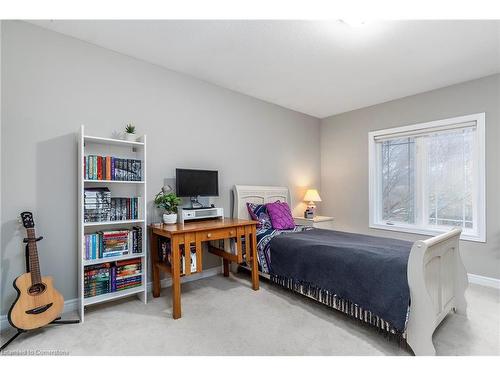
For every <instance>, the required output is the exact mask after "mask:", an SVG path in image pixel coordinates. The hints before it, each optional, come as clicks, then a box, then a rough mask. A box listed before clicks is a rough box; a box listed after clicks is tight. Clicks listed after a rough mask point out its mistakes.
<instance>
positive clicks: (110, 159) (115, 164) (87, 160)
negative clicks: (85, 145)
mask: <svg viewBox="0 0 500 375" xmlns="http://www.w3.org/2000/svg"><path fill="white" fill-rule="evenodd" d="M83 175H84V178H85V179H86V180H96V181H102V180H108V181H142V160H138V159H123V158H117V157H114V156H101V155H86V156H84V158H83Z"/></svg>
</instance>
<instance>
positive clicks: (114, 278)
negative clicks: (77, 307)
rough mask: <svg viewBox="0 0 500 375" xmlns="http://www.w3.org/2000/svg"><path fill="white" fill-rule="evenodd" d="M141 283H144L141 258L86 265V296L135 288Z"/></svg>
mask: <svg viewBox="0 0 500 375" xmlns="http://www.w3.org/2000/svg"><path fill="white" fill-rule="evenodd" d="M140 285H142V262H141V260H140V259H130V260H126V261H116V262H112V263H111V262H108V263H103V264H98V265H92V266H86V267H85V271H84V296H85V298H88V297H95V296H98V295H102V294H106V293H112V292H117V291H121V290H125V289H128V288H135V287H137V286H140Z"/></svg>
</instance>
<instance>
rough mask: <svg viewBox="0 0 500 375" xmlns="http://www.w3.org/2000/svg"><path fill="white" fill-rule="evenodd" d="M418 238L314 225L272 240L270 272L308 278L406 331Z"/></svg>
mask: <svg viewBox="0 0 500 375" xmlns="http://www.w3.org/2000/svg"><path fill="white" fill-rule="evenodd" d="M412 245H413V243H412V242H408V241H402V240H395V239H391V238H382V237H374V236H367V235H362V234H355V233H346V232H338V231H332V230H324V229H312V230H309V231H305V232H298V233H283V234H281V235H280V236H276V237H275V238H273V239H272V240H271V254H270V255H271V256H270V258H271V270H270V272H271V276H278V277H280V278H285V279H288V280H293V281H294V282H299V283H306V284H307V285H312V286H314V287H316V288H320V289H322V290H325V291H328V292H329V293H331V294H335V295H337V296H338V297H340V298H342V299H345V300H348V301H350V302H352V303H355V304H357V305H358V306H359V307H361V308H362V309H365V310H369V311H371V312H372V313H374V314H376V315H378V316H379V317H380V318H382V319H384V320H385V321H387V322H389V323H390V324H391V326H392V327H393V328H395V329H396V330H398V331H399V332H403V330H404V328H405V323H406V314H407V310H408V306H409V301H410V291H409V288H408V279H407V275H406V270H407V265H408V257H409V255H410V250H411V247H412Z"/></svg>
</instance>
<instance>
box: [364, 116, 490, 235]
mask: <svg viewBox="0 0 500 375" xmlns="http://www.w3.org/2000/svg"><path fill="white" fill-rule="evenodd" d="M484 127H485V114H484V113H480V114H475V115H469V116H462V117H456V118H451V119H446V120H439V121H433V122H429V123H425V124H417V125H410V126H403V127H399V128H392V129H386V130H380V131H374V132H370V133H369V147H370V156H369V157H370V160H369V162H370V227H372V228H378V229H389V230H397V231H404V232H410V233H420V234H429V235H435V234H438V233H442V232H445V231H447V230H449V229H450V228H453V227H461V228H462V236H461V238H462V239H465V240H472V241H482V242H484V241H485V239H486V223H485V157H484V155H485V130H484Z"/></svg>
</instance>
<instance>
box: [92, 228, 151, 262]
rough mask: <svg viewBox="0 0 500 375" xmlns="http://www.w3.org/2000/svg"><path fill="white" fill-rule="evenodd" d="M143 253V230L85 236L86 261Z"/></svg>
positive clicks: (113, 231) (102, 232)
mask: <svg viewBox="0 0 500 375" xmlns="http://www.w3.org/2000/svg"><path fill="white" fill-rule="evenodd" d="M140 253H142V228H141V227H133V229H131V230H128V229H118V230H109V231H100V232H97V233H90V234H86V235H85V254H84V259H85V260H93V259H102V258H109V257H116V256H123V255H128V254H140Z"/></svg>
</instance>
